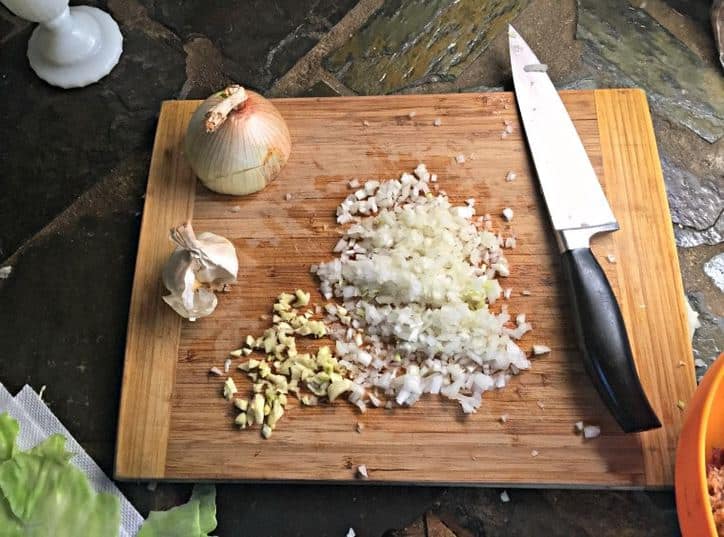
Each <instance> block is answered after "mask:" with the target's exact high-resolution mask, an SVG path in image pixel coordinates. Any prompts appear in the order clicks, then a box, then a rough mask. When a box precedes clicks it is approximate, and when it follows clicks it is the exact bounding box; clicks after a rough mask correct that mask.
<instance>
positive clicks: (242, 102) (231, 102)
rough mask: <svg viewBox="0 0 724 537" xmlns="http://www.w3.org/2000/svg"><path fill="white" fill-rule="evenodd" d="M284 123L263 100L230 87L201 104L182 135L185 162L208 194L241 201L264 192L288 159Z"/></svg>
mask: <svg viewBox="0 0 724 537" xmlns="http://www.w3.org/2000/svg"><path fill="white" fill-rule="evenodd" d="M291 150H292V141H291V137H290V135H289V129H288V128H287V125H286V123H285V122H284V118H282V116H281V114H280V113H279V111H278V110H277V109H276V107H275V106H274V105H273V104H272V103H271V102H270V101H268V100H267V99H265V98H264V97H262V96H261V95H259V94H258V93H255V92H253V91H248V90H245V89H244V88H242V87H241V86H236V85H235V86H229V87H228V88H226V89H225V90H223V91H220V92H218V93H215V94H214V95H212V96H211V97H209V98H208V99H206V100H205V101H204V102H203V103H202V104H201V105H200V106H199V107H198V109H197V110H196V111H195V112H194V114H193V116H192V117H191V120H190V122H189V126H188V129H187V131H186V139H185V151H186V158H187V159H188V161H189V164H190V165H191V168H192V169H193V171H194V173H196V175H197V176H198V178H199V179H200V180H201V182H202V183H203V184H204V185H205V186H206V187H207V188H208V189H210V190H213V191H214V192H218V193H220V194H232V195H237V196H241V195H244V194H251V193H252V192H257V191H259V190H261V189H263V188H264V187H265V186H266V185H267V184H269V183H270V182H271V181H272V180H273V179H274V178H276V176H277V175H278V174H279V172H280V171H281V169H282V168H283V167H284V165H285V164H286V163H287V160H289V154H290V153H291Z"/></svg>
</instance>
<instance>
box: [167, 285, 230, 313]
mask: <svg viewBox="0 0 724 537" xmlns="http://www.w3.org/2000/svg"><path fill="white" fill-rule="evenodd" d="M162 298H163V300H164V302H166V304H168V305H169V306H171V307H172V308H173V310H174V311H175V312H176V313H178V314H179V315H180V316H181V317H183V318H184V319H188V320H189V321H195V320H196V319H200V318H201V317H208V316H209V315H211V314H212V313H213V312H214V310H215V309H216V305H217V304H218V299H217V298H216V295H215V294H214V293H213V292H212V291H209V290H208V289H205V288H203V287H202V288H199V289H198V290H197V292H195V293H193V294H192V299H191V300H192V302H191V304H189V303H187V302H186V301H185V300H184V298H182V297H181V295H177V294H170V295H167V296H164V297H162Z"/></svg>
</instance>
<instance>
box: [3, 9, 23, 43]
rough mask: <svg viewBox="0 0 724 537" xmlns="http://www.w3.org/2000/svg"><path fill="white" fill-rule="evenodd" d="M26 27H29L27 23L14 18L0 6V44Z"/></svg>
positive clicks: (7, 10)
mask: <svg viewBox="0 0 724 537" xmlns="http://www.w3.org/2000/svg"><path fill="white" fill-rule="evenodd" d="M28 27H30V23H29V22H28V21H25V20H23V19H21V18H19V17H16V16H15V15H14V14H13V13H11V12H10V10H9V9H7V8H6V7H5V6H3V5H1V4H0V44H2V43H4V42H5V41H7V40H8V39H11V38H12V37H13V36H14V35H15V34H16V33H18V32H21V31H22V30H24V29H26V28H28Z"/></svg>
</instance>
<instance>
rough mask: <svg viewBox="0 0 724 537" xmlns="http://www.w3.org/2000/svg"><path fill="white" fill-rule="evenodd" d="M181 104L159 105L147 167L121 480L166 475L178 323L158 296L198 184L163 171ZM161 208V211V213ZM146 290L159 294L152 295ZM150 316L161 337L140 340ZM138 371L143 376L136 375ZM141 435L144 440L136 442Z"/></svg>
mask: <svg viewBox="0 0 724 537" xmlns="http://www.w3.org/2000/svg"><path fill="white" fill-rule="evenodd" d="M176 102H177V101H164V102H163V103H162V105H161V111H160V114H159V120H158V125H157V127H156V135H155V138H154V144H153V152H152V157H151V164H150V166H149V173H148V183H147V185H146V197H145V202H144V210H143V217H142V219H141V229H140V232H139V246H138V251H137V254H136V265H135V268H134V276H133V286H132V292H131V304H130V307H129V316H128V329H127V333H126V349H125V353H124V362H123V381H122V385H121V399H120V405H119V412H118V426H117V432H116V454H115V458H114V469H113V475H114V477H115V478H116V479H126V478H131V477H133V478H134V479H140V478H138V477H136V476H139V475H143V476H144V477H146V478H148V479H155V478H163V477H164V476H165V469H166V454H167V443H168V435H169V428H170V422H171V394H172V391H173V385H174V379H175V370H176V349H177V347H178V340H179V337H180V332H181V319H180V317H179V316H178V315H176V314H175V313H174V312H173V311H172V310H171V308H169V307H168V306H167V305H166V304H165V303H164V302H163V301H162V300H160V298H159V297H160V296H161V295H162V294H166V293H165V290H164V289H163V285H162V284H161V281H160V280H161V278H160V277H159V274H160V268H161V267H162V266H163V263H164V262H165V260H166V259H167V258H168V256H169V255H170V253H171V252H172V251H173V246H172V244H171V242H170V241H169V240H168V230H169V229H170V228H171V227H172V226H175V225H178V223H179V222H184V221H187V220H189V219H190V218H191V216H192V214H193V203H194V197H195V186H196V177H194V176H193V174H190V173H188V172H187V173H176V174H173V177H170V178H169V177H164V176H163V174H162V170H163V169H164V161H165V160H167V159H169V157H171V156H172V155H174V154H177V153H178V150H177V149H178V148H174V147H167V146H166V142H167V139H169V138H171V137H170V136H169V134H168V133H167V132H166V129H168V128H169V127H173V126H177V125H178V124H179V123H178V122H174V121H170V120H169V121H166V118H167V117H171V116H173V115H174V114H178V113H183V110H182V108H181V107H178V106H177V105H176ZM184 123H185V122H184ZM177 156H178V155H177ZM164 180H168V181H169V184H170V185H171V186H170V187H165V188H170V192H171V196H161V190H162V186H163V181H164ZM166 192H168V190H166ZM160 197H161V198H162V199H159V198H160ZM157 205H158V206H159V207H162V209H161V210H157V209H156V206H157ZM149 288H151V289H153V290H154V292H153V293H149V292H148V289H149ZM149 317H150V318H151V319H153V320H156V321H159V322H160V324H161V327H160V328H161V329H160V333H158V334H156V336H155V337H151V338H146V339H145V340H141V339H139V338H137V337H136V333H137V331H136V330H135V325H136V324H139V323H140V324H142V323H143V322H144V320H145V321H148V319H149ZM149 339H150V340H149ZM151 361H153V364H152V363H151ZM137 369H140V370H142V371H143V372H144V373H143V374H141V375H138V374H135V375H134V371H135V370H137ZM130 378H133V382H131V380H130ZM134 412H136V413H140V415H142V416H151V417H152V419H151V420H145V421H144V422H143V423H139V422H138V421H137V420H135V419H133V413H134ZM149 422H150V423H149ZM138 437H140V441H135V442H134V441H131V440H132V439H135V438H138Z"/></svg>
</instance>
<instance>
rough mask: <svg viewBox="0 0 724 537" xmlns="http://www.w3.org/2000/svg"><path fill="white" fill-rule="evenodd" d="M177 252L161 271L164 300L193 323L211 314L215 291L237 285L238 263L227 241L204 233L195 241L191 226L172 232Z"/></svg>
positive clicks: (231, 246)
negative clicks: (233, 284)
mask: <svg viewBox="0 0 724 537" xmlns="http://www.w3.org/2000/svg"><path fill="white" fill-rule="evenodd" d="M171 240H172V241H173V242H174V243H175V244H176V250H175V251H174V252H173V253H172V254H171V256H170V257H169V259H168V261H167V262H166V264H165V265H164V267H163V274H162V279H163V284H164V286H165V287H166V289H168V290H169V291H170V293H171V294H169V295H167V296H164V297H163V300H164V301H165V302H166V303H167V304H168V305H169V306H171V307H172V308H173V309H174V311H175V312H176V313H178V314H179V315H181V316H182V317H184V318H186V319H188V320H190V321H195V320H196V319H198V318H201V317H206V316H208V315H211V313H213V311H214V309H216V305H217V304H218V299H217V298H216V295H215V294H214V291H220V290H222V289H223V288H224V286H225V285H227V284H230V283H233V282H235V281H236V276H237V274H238V272H239V261H238V259H237V257H236V249H235V248H234V245H233V244H232V243H231V241H229V240H228V239H226V238H224V237H221V236H219V235H216V234H214V233H209V232H204V233H201V234H200V235H199V236H198V237H197V236H196V234H195V233H194V230H193V228H192V227H191V223H186V224H185V225H182V226H179V227H177V228H174V229H172V230H171Z"/></svg>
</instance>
